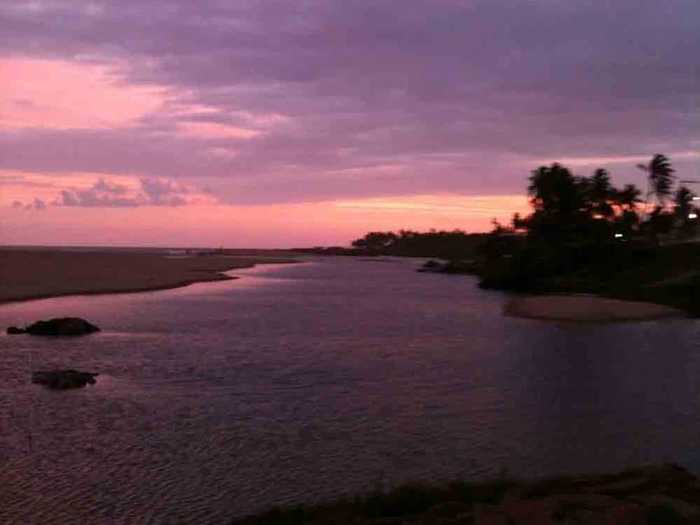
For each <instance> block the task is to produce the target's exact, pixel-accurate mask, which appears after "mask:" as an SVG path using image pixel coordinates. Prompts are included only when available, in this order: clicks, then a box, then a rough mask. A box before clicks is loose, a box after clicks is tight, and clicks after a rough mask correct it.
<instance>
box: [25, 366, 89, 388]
mask: <svg viewBox="0 0 700 525" xmlns="http://www.w3.org/2000/svg"><path fill="white" fill-rule="evenodd" d="M98 375H99V374H95V373H92V372H79V371H78V370H51V371H49V372H34V373H33V374H32V383H36V384H38V385H44V386H46V387H48V388H51V389H54V390H67V389H69V388H82V387H84V386H85V385H94V384H95V377H96V376H98Z"/></svg>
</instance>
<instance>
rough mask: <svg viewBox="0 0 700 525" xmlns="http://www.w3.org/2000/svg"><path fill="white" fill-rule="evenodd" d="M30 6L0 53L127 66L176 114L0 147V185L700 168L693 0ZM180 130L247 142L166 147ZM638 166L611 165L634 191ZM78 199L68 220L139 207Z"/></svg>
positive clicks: (35, 133)
mask: <svg viewBox="0 0 700 525" xmlns="http://www.w3.org/2000/svg"><path fill="white" fill-rule="evenodd" d="M39 5H40V6H41V8H40V9H26V8H23V7H22V3H21V2H20V3H13V5H7V6H0V28H2V30H3V31H2V34H3V36H4V38H2V39H0V52H2V53H3V54H5V55H6V56H17V55H22V56H32V57H42V58H55V59H67V60H74V59H76V57H78V58H77V59H78V60H83V61H85V62H86V63H95V62H96V63H106V64H112V63H128V64H129V67H128V68H126V69H123V70H122V71H121V74H122V76H123V78H122V81H123V82H126V83H131V84H155V85H161V86H166V87H168V88H169V89H170V90H171V92H172V93H173V94H175V95H174V97H175V100H174V101H171V102H170V105H169V106H167V107H166V108H164V109H163V111H161V112H160V113H157V114H151V115H149V116H147V117H145V118H143V119H142V120H141V121H140V122H139V123H138V124H137V125H135V126H131V127H126V128H114V129H101V130H86V129H80V130H78V129H69V130H56V129H53V130H52V129H43V130H38V129H32V130H9V131H4V132H1V133H0V168H6V169H15V170H25V171H39V172H42V173H56V174H57V175H60V174H61V173H65V172H75V171H81V172H96V173H105V174H136V175H138V176H141V177H143V178H144V179H145V180H152V179H157V178H162V177H167V178H169V179H176V180H182V181H187V182H192V181H201V183H202V184H206V185H207V186H209V187H211V188H212V189H213V190H214V191H215V193H216V195H217V196H218V197H219V198H221V199H222V200H223V201H227V202H232V203H243V204H255V203H260V202H303V201H313V200H324V199H333V198H344V197H361V196H372V195H399V194H412V193H438V192H453V193H465V194H468V193H471V194H474V193H509V192H510V193H514V192H515V193H520V192H522V190H523V184H524V178H525V177H526V176H527V174H528V171H529V170H530V169H531V168H533V167H534V166H535V165H536V164H537V163H538V162H544V161H546V160H558V159H565V158H567V157H582V158H585V157H592V158H595V157H634V156H650V155H651V154H653V153H656V152H659V151H661V152H665V153H667V154H669V155H670V156H671V158H672V160H674V161H675V162H676V165H677V168H678V169H679V173H682V172H684V171H690V170H691V169H693V165H694V163H697V158H692V157H688V156H687V154H688V152H698V151H699V150H700V110H699V109H698V107H697V93H698V92H700V70H699V69H698V65H697V58H696V57H697V56H700V36H699V35H700V32H698V30H697V20H698V19H700V4H698V3H697V2H696V1H694V0H669V1H668V2H664V3H663V4H660V3H659V2H656V1H651V0H634V1H632V0H620V1H618V2H614V3H609V2H608V3H603V2H599V3H590V2H585V3H581V2H559V1H554V0H538V1H514V2H511V1H509V2H506V1H497V0H488V1H487V0H475V1H471V2H452V1H446V0H445V1H442V0H439V1H430V2H428V1H415V2H411V8H410V9H407V8H406V7H405V5H404V4H402V3H398V2H391V1H379V2H347V1H342V2H341V1H336V2H320V1H318V2H313V1H312V2H305V3H303V4H301V3H296V2H281V1H280V2H277V1H265V2H255V1H251V2H218V1H213V0H212V1H208V2H204V3H202V2H197V3H192V2H189V1H185V0H181V1H172V2H168V3H167V6H164V5H163V4H162V3H161V2H155V1H153V2H148V1H138V2H137V1H124V0H121V1H119V2H116V1H114V2H102V3H100V4H96V6H98V7H93V8H86V7H85V6H83V5H82V4H80V3H75V2H70V1H55V2H51V3H45V4H44V3H42V4H39ZM59 19H60V20H61V24H56V23H55V21H56V20H59ZM196 107H200V108H208V110H207V111H203V110H197V109H191V108H196ZM187 108H190V109H187ZM275 118H277V120H275ZM266 119H267V120H266ZM270 120H272V122H270ZM191 122H196V123H207V124H217V125H225V126H232V127H240V128H245V129H249V130H254V131H257V132H259V134H258V135H256V136H254V137H252V138H251V137H249V138H238V139H236V138H232V137H221V138H216V137H211V136H186V135H183V134H182V133H179V132H178V129H179V128H178V126H180V125H182V124H183V123H191ZM634 164H635V163H634V162H629V163H628V164H627V163H623V164H620V165H613V166H610V167H611V169H612V171H613V174H614V175H615V176H616V180H617V176H618V175H620V174H621V175H622V177H621V182H622V181H624V182H638V181H639V175H638V173H637V172H636V171H635V170H634ZM87 191H88V193H85V194H83V195H79V194H77V193H72V194H71V195H70V196H69V197H67V198H66V197H65V196H63V197H62V198H63V201H62V203H63V205H137V204H135V203H133V202H132V201H130V199H129V198H128V197H126V196H124V195H119V194H116V193H115V192H113V191H109V189H108V188H93V189H91V190H87ZM143 195H144V197H145V198H146V199H148V200H149V202H151V203H153V204H164V203H170V204H171V205H173V204H175V203H178V199H182V198H183V197H182V195H180V194H178V193H177V192H174V191H169V189H168V186H167V185H166V186H158V184H155V185H153V186H149V184H148V183H147V184H146V185H143ZM178 195H179V196H178ZM66 199H67V200H66ZM69 202H70V203H74V202H77V203H80V204H68V203H69Z"/></svg>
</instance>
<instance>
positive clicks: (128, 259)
mask: <svg viewBox="0 0 700 525" xmlns="http://www.w3.org/2000/svg"><path fill="white" fill-rule="evenodd" d="M290 262H294V259H292V258H283V257H277V256H274V255H270V256H267V255H262V254H259V255H258V254H256V255H218V254H213V255H210V254H208V255H190V256H177V257H168V256H166V255H165V253H138V252H136V253H134V252H127V251H125V252H121V251H116V250H110V251H90V252H88V251H85V252H79V251H62V250H52V249H45V250H44V249H41V250H40V249H31V250H28V249H3V250H0V303H7V302H15V301H26V300H30V299H43V298H48V297H59V296H64V295H94V294H106V293H129V292H144V291H151V290H165V289H169V288H178V287H181V286H187V285H190V284H193V283H197V282H210V281H222V280H230V279H234V278H235V277H231V276H228V275H225V274H224V273H223V272H226V271H230V270H235V269H239V268H250V267H251V266H254V265H256V264H262V263H266V264H271V263H274V264H280V263H290Z"/></svg>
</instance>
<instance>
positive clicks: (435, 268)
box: [418, 259, 445, 273]
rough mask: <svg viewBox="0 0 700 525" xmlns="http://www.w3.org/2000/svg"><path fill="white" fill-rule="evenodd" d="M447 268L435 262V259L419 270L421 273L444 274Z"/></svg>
mask: <svg viewBox="0 0 700 525" xmlns="http://www.w3.org/2000/svg"><path fill="white" fill-rule="evenodd" d="M444 268H445V265H444V264H443V263H441V262H439V261H435V260H433V259H430V260H429V261H427V262H426V263H425V264H424V265H423V266H421V267H420V268H418V271H419V272H438V273H439V272H442V271H443V269H444Z"/></svg>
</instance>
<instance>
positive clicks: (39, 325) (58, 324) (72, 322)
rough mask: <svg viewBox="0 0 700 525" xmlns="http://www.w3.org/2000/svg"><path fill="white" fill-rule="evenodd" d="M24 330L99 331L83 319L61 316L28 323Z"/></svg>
mask: <svg viewBox="0 0 700 525" xmlns="http://www.w3.org/2000/svg"><path fill="white" fill-rule="evenodd" d="M26 331H27V333H28V334H30V335H85V334H91V333H93V332H99V331H100V329H99V328H98V327H97V326H95V325H94V324H91V323H88V322H87V321H86V320H85V319H80V318H78V317H61V318H58V319H50V320H48V321H37V322H36V323H34V324H30V325H29V326H28V327H27V328H26Z"/></svg>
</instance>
